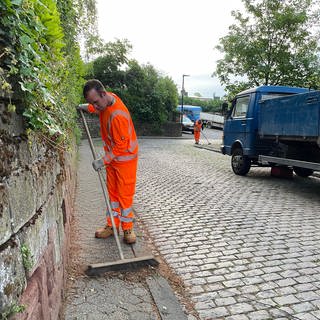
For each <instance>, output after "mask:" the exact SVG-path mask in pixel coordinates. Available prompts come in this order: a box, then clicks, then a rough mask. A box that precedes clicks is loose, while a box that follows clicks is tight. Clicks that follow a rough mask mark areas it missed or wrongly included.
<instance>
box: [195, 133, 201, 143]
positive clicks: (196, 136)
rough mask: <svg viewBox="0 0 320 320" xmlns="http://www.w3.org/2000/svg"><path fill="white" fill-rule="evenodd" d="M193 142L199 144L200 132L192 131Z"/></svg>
mask: <svg viewBox="0 0 320 320" xmlns="http://www.w3.org/2000/svg"><path fill="white" fill-rule="evenodd" d="M194 140H195V141H196V142H199V140H200V131H194Z"/></svg>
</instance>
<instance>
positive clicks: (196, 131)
mask: <svg viewBox="0 0 320 320" xmlns="http://www.w3.org/2000/svg"><path fill="white" fill-rule="evenodd" d="M201 128H202V122H201V120H200V119H199V120H197V121H196V122H195V124H194V128H193V130H194V140H195V143H196V144H199V140H200V131H201Z"/></svg>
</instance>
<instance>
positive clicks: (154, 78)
mask: <svg viewBox="0 0 320 320" xmlns="http://www.w3.org/2000/svg"><path fill="white" fill-rule="evenodd" d="M104 47H105V50H104V51H105V54H104V55H103V56H100V57H98V58H96V59H95V60H94V61H92V62H90V63H88V64H87V75H86V78H96V79H99V80H100V81H101V82H102V83H103V84H104V85H105V87H106V88H108V89H109V90H110V91H113V92H115V93H116V94H118V95H119V96H120V97H121V98H122V100H123V101H124V103H125V104H126V105H127V107H128V109H129V110H130V112H131V114H132V118H133V120H134V121H138V122H147V123H151V124H154V127H155V128H156V127H157V128H160V126H161V124H162V123H164V122H165V121H168V120H170V119H172V118H174V117H173V113H174V111H175V109H176V107H177V105H178V91H177V87H176V85H175V84H174V82H173V80H172V79H171V78H169V77H163V76H162V75H161V74H160V73H159V72H158V71H157V70H156V69H155V68H154V67H153V66H152V65H150V64H147V65H142V66H141V65H139V63H138V62H137V61H136V60H133V59H132V60H129V59H128V53H129V50H130V49H131V45H130V43H129V42H128V41H127V40H122V41H120V40H117V41H116V42H109V43H107V44H105V45H104Z"/></svg>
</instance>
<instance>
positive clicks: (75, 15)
mask: <svg viewBox="0 0 320 320" xmlns="http://www.w3.org/2000/svg"><path fill="white" fill-rule="evenodd" d="M88 2H90V5H94V4H95V1H88ZM79 3H81V5H82V7H85V5H86V1H83V0H82V1H80V0H79V1H71V0H66V1H65V0H58V1H55V0H41V1H40V0H4V1H1V2H0V34H1V37H0V57H1V60H0V86H1V89H2V90H3V91H5V92H7V93H8V94H9V95H11V94H13V96H14V97H18V98H19V99H22V101H23V102H24V112H23V115H24V116H25V118H26V119H27V123H28V126H29V129H31V130H34V131H36V132H37V133H38V134H39V135H40V136H41V137H43V138H44V139H46V140H48V142H50V143H51V144H52V143H54V144H55V145H60V144H65V142H68V141H70V140H71V139H72V137H73V133H74V132H73V131H74V128H75V127H76V126H75V118H76V112H75V105H76V104H77V103H79V102H80V99H81V87H82V84H83V78H82V76H83V73H84V66H83V62H82V60H81V57H80V48H79V45H78V43H77V37H78V30H77V28H78V25H79V23H80V18H79V17H81V16H82V14H81V12H79V11H78V10H77V8H79V7H81V6H80V5H79ZM10 109H11V111H13V110H14V105H13V103H12V104H10Z"/></svg>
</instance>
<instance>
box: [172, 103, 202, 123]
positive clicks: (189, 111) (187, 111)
mask: <svg viewBox="0 0 320 320" xmlns="http://www.w3.org/2000/svg"><path fill="white" fill-rule="evenodd" d="M177 110H178V111H179V112H181V111H182V107H181V105H179V106H178V107H177ZM201 111H202V108H201V107H198V106H190V105H183V114H184V115H186V116H187V117H188V118H189V119H190V120H191V121H193V122H196V121H197V120H198V119H200V112H201Z"/></svg>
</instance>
